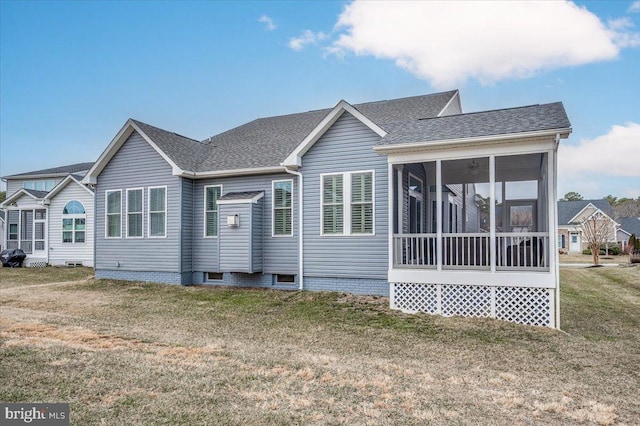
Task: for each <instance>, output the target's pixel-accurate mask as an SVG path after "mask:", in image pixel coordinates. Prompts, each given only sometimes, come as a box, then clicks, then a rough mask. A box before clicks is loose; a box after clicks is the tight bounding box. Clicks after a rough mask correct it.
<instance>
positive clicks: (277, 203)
mask: <svg viewBox="0 0 640 426" xmlns="http://www.w3.org/2000/svg"><path fill="white" fill-rule="evenodd" d="M292 196H293V180H291V179H288V180H276V181H273V235H274V236H292V235H293V228H292V222H291V218H292V209H293V197H292Z"/></svg>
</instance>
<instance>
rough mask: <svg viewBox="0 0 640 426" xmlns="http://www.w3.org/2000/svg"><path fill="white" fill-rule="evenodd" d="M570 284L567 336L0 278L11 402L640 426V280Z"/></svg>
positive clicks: (243, 420)
mask: <svg viewBox="0 0 640 426" xmlns="http://www.w3.org/2000/svg"><path fill="white" fill-rule="evenodd" d="M561 273H562V303H563V307H562V327H563V329H564V331H565V332H566V333H563V332H558V331H554V330H550V329H545V328H535V327H525V326H518V325H514V324H510V323H505V322H501V321H494V320H479V319H463V318H442V317H436V316H428V315H405V314H402V313H399V312H395V311H390V310H389V309H388V301H387V299H384V298H374V297H355V296H349V295H344V294H338V293H307V292H303V293H298V292H282V291H267V290H248V289H221V288H203V287H178V286H170V285H156V284H144V283H129V282H116V281H96V280H91V279H89V280H87V279H85V277H86V276H87V275H89V274H90V270H87V269H81V268H80V269H59V270H52V269H51V268H47V269H46V270H45V269H41V270H27V269H20V270H7V269H0V303H1V310H0V326H1V327H2V333H1V343H0V383H1V386H0V400H1V401H5V402H7V401H15V402H36V401H39V402H70V403H71V422H72V424H108V425H111V424H168V425H169V424H170V425H173V424H185V425H193V424H238V425H245V424H260V425H263V424H305V425H306V424H393V425H397V424H403V425H411V424H428V423H433V424H505V425H513V424H567V423H570V424H571V423H582V424H616V423H620V424H638V422H639V421H640V399H639V398H638V395H639V394H640V385H639V383H640V377H639V376H640V370H639V368H640V367H639V366H640V267H610V268H597V269H593V268H591V269H573V270H562V271H561ZM74 280H81V281H78V282H75V283H74V282H70V281H74ZM51 281H55V282H61V283H60V284H55V283H54V284H44V283H46V282H51ZM36 283H39V284H36Z"/></svg>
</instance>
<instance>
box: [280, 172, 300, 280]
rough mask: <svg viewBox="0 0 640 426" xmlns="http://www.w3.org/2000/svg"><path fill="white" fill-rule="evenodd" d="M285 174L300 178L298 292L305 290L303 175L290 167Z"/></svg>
mask: <svg viewBox="0 0 640 426" xmlns="http://www.w3.org/2000/svg"><path fill="white" fill-rule="evenodd" d="M284 170H285V172H287V173H289V174H292V175H294V176H297V177H298V270H299V272H298V276H299V279H298V290H302V289H303V288H304V286H303V284H304V256H303V255H302V254H303V251H304V244H303V237H302V236H303V235H304V229H303V227H302V225H303V222H302V211H303V210H302V205H303V201H302V200H304V198H303V194H304V191H303V187H304V185H303V184H302V173H300V172H297V171H295V170H291V169H289V168H288V167H286V166H285V169H284Z"/></svg>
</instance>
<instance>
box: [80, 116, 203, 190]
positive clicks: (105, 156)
mask: <svg viewBox="0 0 640 426" xmlns="http://www.w3.org/2000/svg"><path fill="white" fill-rule="evenodd" d="M133 132H137V133H138V134H139V135H140V136H142V138H143V139H144V140H145V141H146V142H147V143H148V144H149V145H151V147H152V148H153V149H154V150H155V151H156V152H157V153H158V154H160V156H161V157H162V158H163V159H164V160H165V161H166V162H167V163H168V164H169V165H170V166H171V168H172V169H173V174H174V175H181V174H185V173H186V170H185V169H183V168H182V167H181V166H188V165H189V164H190V162H192V161H194V159H196V158H197V155H196V154H197V152H196V150H195V149H194V148H193V146H190V144H192V143H195V144H199V142H197V141H195V140H193V139H189V138H187V137H185V136H181V135H178V134H177V133H172V132H169V131H166V130H162V129H160V128H157V127H153V126H150V125H148V124H145V123H142V122H140V121H136V120H133V119H129V120H127V122H126V123H125V125H124V126H123V127H122V129H120V131H119V132H118V134H117V135H116V136H115V137H114V138H113V140H112V141H111V143H110V144H109V145H108V146H107V148H106V149H105V150H104V151H103V152H102V154H100V157H99V158H98V161H96V162H95V164H94V165H93V167H92V168H91V170H89V172H88V173H87V174H86V176H85V177H84V179H83V180H82V183H84V184H95V183H96V182H97V178H98V175H100V173H101V172H102V170H104V168H105V167H106V165H107V164H108V163H109V161H110V160H111V159H112V158H113V156H114V155H115V154H116V153H117V152H118V151H119V150H120V148H121V147H122V145H124V143H125V142H126V141H127V139H129V137H130V136H131V135H132V134H133ZM181 150H184V151H185V152H187V153H186V154H182V153H181ZM170 154H171V155H173V158H172V157H171V156H170Z"/></svg>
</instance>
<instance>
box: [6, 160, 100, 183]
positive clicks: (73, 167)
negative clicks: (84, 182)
mask: <svg viewBox="0 0 640 426" xmlns="http://www.w3.org/2000/svg"><path fill="white" fill-rule="evenodd" d="M91 166H93V163H76V164H70V165H68V166H59V167H52V168H49V169H43V170H34V171H31V172H26V173H19V174H16V175H10V176H3V177H2V178H3V179H14V178H21V177H25V176H42V177H46V176H65V175H68V174H71V173H73V174H80V175H82V174H83V173H82V172H86V171H88V170H89V169H90V168H91Z"/></svg>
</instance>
